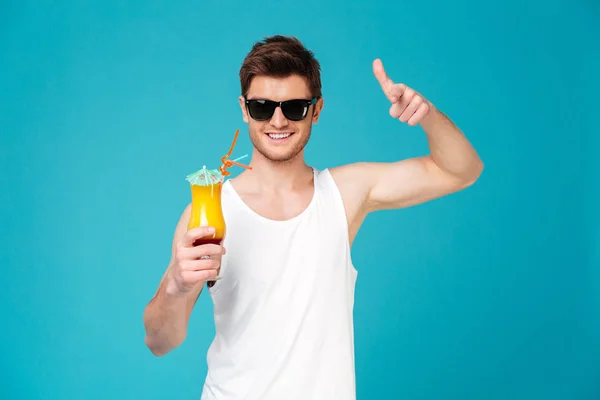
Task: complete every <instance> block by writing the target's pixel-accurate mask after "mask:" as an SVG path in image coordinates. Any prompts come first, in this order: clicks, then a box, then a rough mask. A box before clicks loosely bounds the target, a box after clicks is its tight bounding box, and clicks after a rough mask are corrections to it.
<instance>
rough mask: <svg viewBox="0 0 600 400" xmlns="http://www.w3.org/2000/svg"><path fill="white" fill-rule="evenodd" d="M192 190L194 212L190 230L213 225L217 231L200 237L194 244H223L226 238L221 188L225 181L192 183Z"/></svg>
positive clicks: (191, 217) (189, 225)
mask: <svg viewBox="0 0 600 400" xmlns="http://www.w3.org/2000/svg"><path fill="white" fill-rule="evenodd" d="M190 187H191V190H192V212H191V215H190V220H189V222H188V230H189V229H192V228H197V227H200V226H211V227H213V228H215V233H213V234H212V235H211V236H208V237H204V238H201V239H198V240H196V241H195V242H194V246H198V245H201V244H207V243H212V244H221V242H222V241H223V239H224V238H225V231H226V227H225V218H224V216H223V209H222V208H221V189H222V188H223V181H222V180H221V181H219V182H217V183H212V182H211V183H209V184H207V185H195V184H190Z"/></svg>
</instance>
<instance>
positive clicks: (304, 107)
mask: <svg viewBox="0 0 600 400" xmlns="http://www.w3.org/2000/svg"><path fill="white" fill-rule="evenodd" d="M308 106H309V104H308V103H307V102H306V101H305V100H290V101H288V102H286V103H283V106H282V107H281V111H282V112H283V115H285V117H286V118H287V119H289V120H291V121H301V120H303V119H304V118H305V117H306V114H307V111H308Z"/></svg>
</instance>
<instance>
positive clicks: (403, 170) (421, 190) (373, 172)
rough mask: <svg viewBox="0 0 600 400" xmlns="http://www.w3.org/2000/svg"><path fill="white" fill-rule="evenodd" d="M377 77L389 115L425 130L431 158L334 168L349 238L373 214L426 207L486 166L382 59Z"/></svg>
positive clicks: (448, 122) (462, 186)
mask: <svg viewBox="0 0 600 400" xmlns="http://www.w3.org/2000/svg"><path fill="white" fill-rule="evenodd" d="M373 70H374V73H375V76H376V78H377V80H378V81H379V83H380V84H381V87H382V89H383V91H384V93H385V95H386V96H387V98H388V99H389V100H390V102H391V107H390V115H391V116H392V117H393V118H397V119H399V120H400V121H401V122H404V123H407V124H408V125H410V126H415V125H419V124H420V126H421V127H422V128H423V130H424V131H425V135H426V137H427V141H428V143H429V150H430V152H429V154H428V155H424V156H422V157H415V158H410V159H405V160H399V161H396V162H391V163H383V162H360V163H354V164H350V165H345V166H341V167H337V168H334V169H332V175H333V177H334V179H335V180H336V182H337V184H338V187H339V188H340V191H341V193H342V197H343V198H344V204H345V206H346V213H347V217H348V221H349V224H350V227H349V229H350V236H351V239H352V238H353V236H354V235H355V234H356V232H357V231H358V227H359V226H360V224H361V223H362V221H363V219H364V218H365V217H366V215H367V214H368V213H370V212H373V211H377V210H384V209H397V208H403V207H408V206H413V205H416V204H420V203H424V202H426V201H429V200H433V199H436V198H438V197H442V196H445V195H447V194H450V193H453V192H457V191H459V190H462V189H465V188H467V187H468V186H470V185H472V184H473V183H474V182H475V181H477V179H478V178H479V176H480V174H481V172H482V170H483V162H482V161H481V159H480V158H479V156H478V154H477V152H476V151H475V149H474V148H473V146H472V145H471V143H470V142H469V141H468V140H467V138H466V137H465V135H464V134H463V133H462V132H461V130H460V129H459V128H458V127H457V126H456V125H455V124H454V123H453V122H452V121H451V120H450V119H449V118H448V117H446V116H445V115H444V114H443V113H442V112H441V111H439V110H438V109H437V108H435V107H434V106H433V105H432V104H431V103H430V102H429V101H427V100H426V99H425V98H423V97H422V96H421V95H420V94H419V93H417V92H416V91H414V90H413V89H411V88H409V87H407V86H406V85H404V84H395V83H393V82H392V80H391V79H390V78H389V77H388V76H387V75H386V73H385V71H384V69H383V65H382V64H381V61H379V60H375V62H374V63H373Z"/></svg>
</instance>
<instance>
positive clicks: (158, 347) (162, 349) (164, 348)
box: [144, 335, 183, 357]
mask: <svg viewBox="0 0 600 400" xmlns="http://www.w3.org/2000/svg"><path fill="white" fill-rule="evenodd" d="M144 342H145V344H146V347H148V349H149V350H150V351H151V352H152V354H154V355H155V356H156V357H162V356H164V355H166V354H168V353H169V352H171V351H172V350H173V349H175V348H177V347H178V346H179V345H181V343H182V342H183V340H177V342H176V343H170V342H168V341H164V340H157V339H156V338H152V337H151V336H149V335H146V337H145V338H144Z"/></svg>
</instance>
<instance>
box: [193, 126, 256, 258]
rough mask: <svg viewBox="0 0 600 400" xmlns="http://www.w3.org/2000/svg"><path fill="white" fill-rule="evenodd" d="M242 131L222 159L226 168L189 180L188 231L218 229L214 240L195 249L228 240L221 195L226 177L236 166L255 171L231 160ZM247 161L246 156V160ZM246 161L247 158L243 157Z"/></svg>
mask: <svg viewBox="0 0 600 400" xmlns="http://www.w3.org/2000/svg"><path fill="white" fill-rule="evenodd" d="M239 132H240V131H239V130H237V131H236V132H235V136H234V138H233V143H232V144H231V148H230V149H229V152H228V153H227V154H226V155H225V156H223V157H222V158H221V161H222V165H221V167H220V168H219V169H218V170H216V169H207V168H206V166H204V167H202V169H201V170H199V171H196V172H195V173H193V174H190V175H188V176H187V180H188V181H189V182H190V188H191V191H192V211H191V214H190V219H189V221H188V230H190V229H192V228H198V227H201V226H210V227H213V228H215V233H213V234H212V235H211V236H208V237H204V238H201V239H198V240H196V241H195V242H194V246H199V245H202V244H208V243H211V244H221V243H222V241H223V239H224V238H225V231H226V230H227V228H226V226H225V217H224V216H223V209H222V207H221V191H222V189H223V183H224V181H225V177H226V176H229V175H230V172H229V171H227V168H229V167H231V166H232V165H237V166H240V167H243V168H246V169H252V168H250V167H249V166H246V165H243V164H240V163H238V162H237V160H238V159H239V158H238V159H236V160H228V158H229V156H230V155H231V152H232V151H233V148H234V146H235V142H236V140H237V137H238V134H239ZM244 157H245V156H244ZM241 158H243V157H241Z"/></svg>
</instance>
